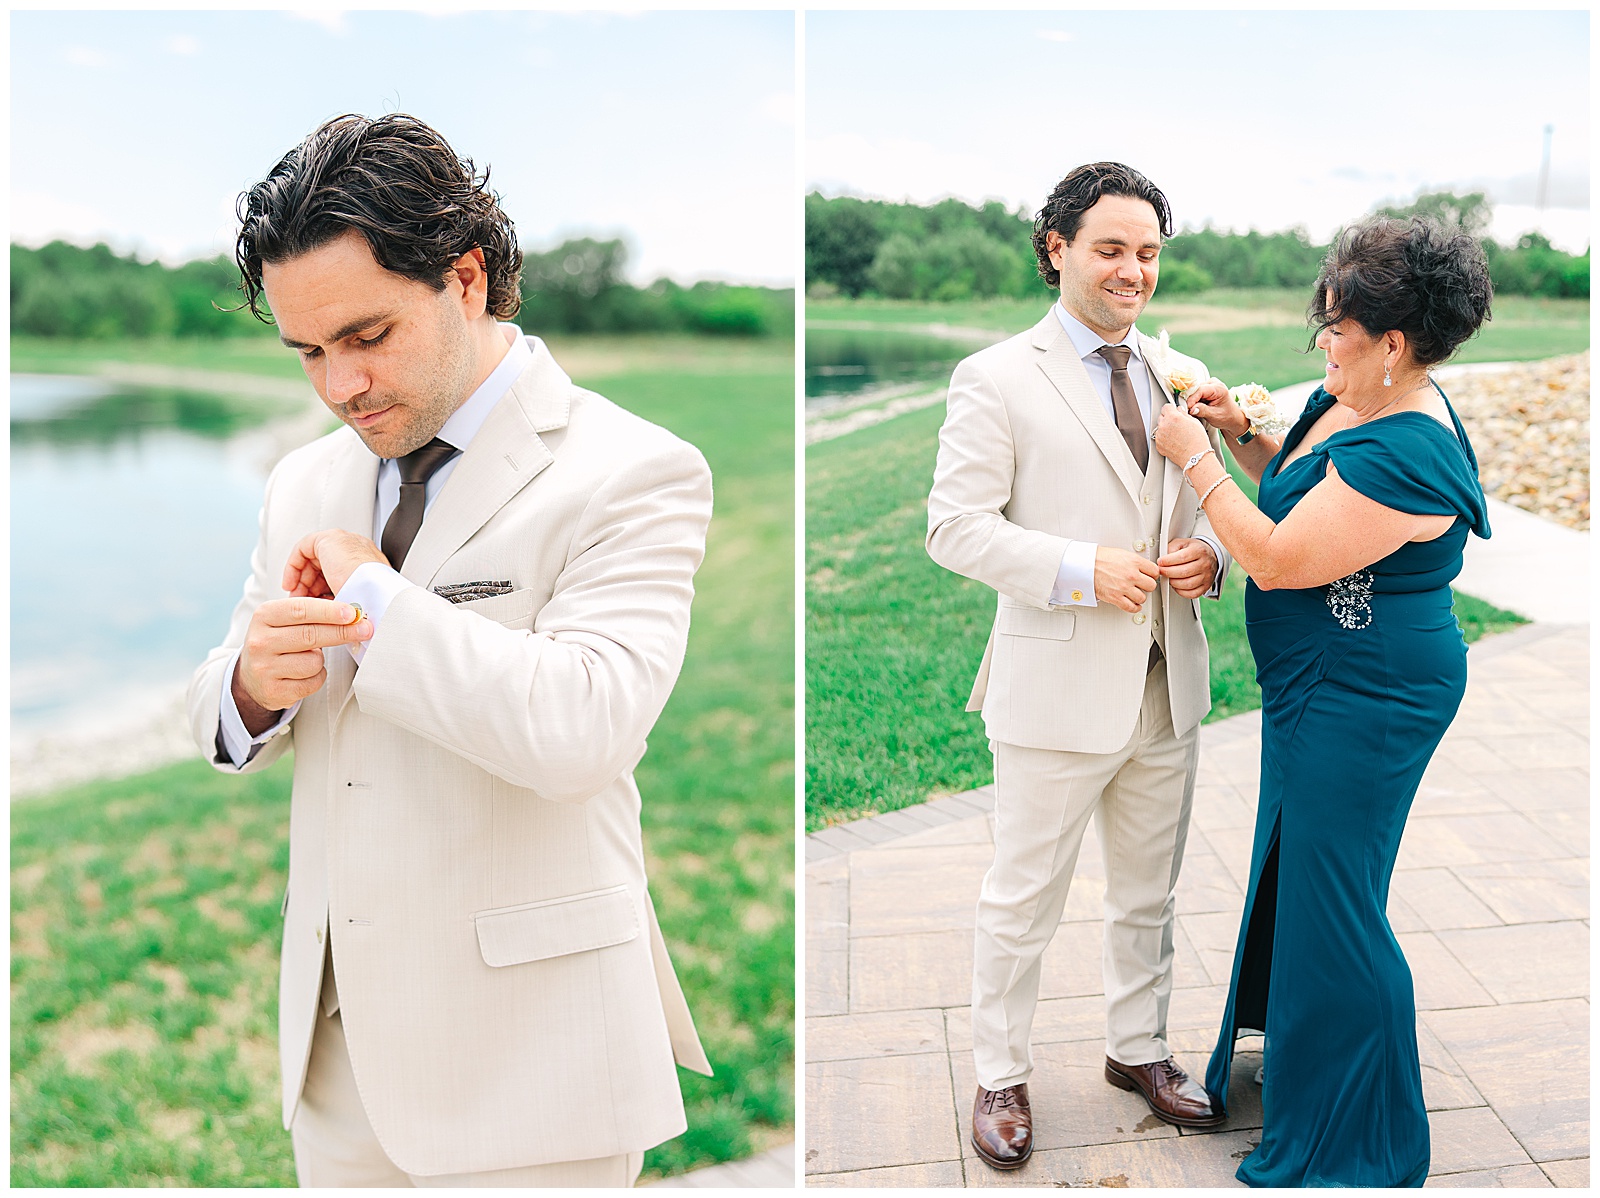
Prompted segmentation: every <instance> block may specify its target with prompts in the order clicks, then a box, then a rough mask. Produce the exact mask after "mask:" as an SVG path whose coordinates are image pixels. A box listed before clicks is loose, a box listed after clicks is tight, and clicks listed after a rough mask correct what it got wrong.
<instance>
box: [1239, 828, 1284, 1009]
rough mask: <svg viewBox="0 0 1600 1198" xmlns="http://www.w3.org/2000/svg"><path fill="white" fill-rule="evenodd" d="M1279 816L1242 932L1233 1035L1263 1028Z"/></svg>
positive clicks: (1275, 898) (1275, 917)
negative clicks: (1245, 925) (1244, 929)
mask: <svg viewBox="0 0 1600 1198" xmlns="http://www.w3.org/2000/svg"><path fill="white" fill-rule="evenodd" d="M1282 822H1283V816H1282V814H1281V813H1280V814H1279V816H1278V822H1276V823H1274V824H1273V826H1272V847H1271V848H1269V849H1268V850H1267V856H1266V860H1265V861H1263V862H1262V864H1261V880H1260V882H1259V883H1258V884H1257V885H1256V898H1255V903H1254V905H1253V906H1252V907H1251V909H1250V928H1249V931H1247V932H1246V933H1245V938H1244V944H1243V945H1241V946H1240V949H1239V951H1240V953H1241V954H1243V955H1242V957H1241V958H1240V961H1239V990H1238V997H1237V999H1236V1001H1235V1003H1234V1009H1233V1034H1234V1038H1235V1039H1237V1038H1238V1035H1239V1029H1240V1028H1251V1029H1253V1030H1255V1031H1258V1032H1265V1031H1267V996H1268V993H1269V991H1270V990H1271V988H1272V944H1273V933H1274V931H1275V930H1276V928H1277V924H1278V844H1279V833H1280V831H1281V829H1282Z"/></svg>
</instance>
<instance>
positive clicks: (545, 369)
mask: <svg viewBox="0 0 1600 1198" xmlns="http://www.w3.org/2000/svg"><path fill="white" fill-rule="evenodd" d="M528 340H529V341H530V342H531V343H532V347H533V361H532V363H530V364H529V366H528V368H527V369H526V370H524V371H523V372H522V373H521V374H520V375H518V376H517V381H516V382H514V383H512V384H511V389H510V390H509V391H507V392H506V394H505V397H504V398H502V399H501V400H500V402H499V403H498V404H496V405H495V408H494V411H492V412H491V413H489V419H487V420H485V421H484V422H483V427H482V428H480V429H479V430H478V433H477V435H476V436H475V437H473V438H472V444H470V445H468V446H467V448H466V452H464V453H463V454H462V455H461V460H460V461H459V462H457V463H456V468H455V469H454V470H452V471H451V472H450V477H449V478H448V479H447V480H446V481H445V484H444V490H442V491H440V492H439V494H438V496H437V497H436V498H435V499H434V501H433V504H432V506H431V507H429V508H428V514H427V515H426V516H425V517H424V518H423V521H422V528H421V529H420V530H419V531H418V532H417V539H416V540H415V541H413V542H412V543H411V548H410V549H409V550H408V551H407V552H406V560H405V563H404V565H403V566H402V567H401V570H400V574H401V576H402V577H403V578H405V579H406V580H408V581H410V582H414V583H416V584H417V585H418V586H424V587H425V586H427V585H428V584H429V583H431V582H432V581H433V577H434V575H435V574H437V573H438V572H439V567H441V566H442V565H444V563H445V562H446V561H448V560H449V559H450V555H451V554H453V553H455V551H456V550H458V549H460V548H461V546H462V545H464V544H466V542H467V541H468V540H469V539H470V538H471V537H472V535H473V534H474V533H476V532H477V531H478V530H479V529H480V528H482V527H483V526H484V525H485V524H486V523H488V521H489V519H490V518H491V517H492V516H493V515H494V514H495V513H496V512H498V511H499V510H500V509H501V508H503V507H504V506H505V505H506V504H507V503H508V502H509V501H510V500H511V497H512V496H514V495H515V494H516V493H517V492H518V491H520V490H522V488H523V487H525V486H527V485H528V483H529V482H530V481H532V479H533V478H534V477H535V476H536V475H537V474H538V473H539V472H540V471H542V470H543V469H544V468H545V467H546V466H548V465H550V463H551V462H553V461H555V456H554V455H553V454H552V453H551V452H550V447H549V446H548V445H546V444H545V443H544V439H543V438H541V437H540V436H539V434H540V433H542V432H550V431H551V430H552V429H558V428H564V427H565V426H566V424H567V421H568V419H569V418H570V416H571V414H572V380H571V379H569V378H568V377H567V374H566V372H565V371H564V370H562V369H561V367H559V366H557V365H556V361H555V359H554V358H552V357H551V356H550V351H549V349H547V348H546V347H545V344H544V342H543V341H540V340H539V339H538V338H537V337H530V338H528ZM358 444H359V442H358ZM366 457H367V458H368V459H370V461H371V468H370V470H369V471H368V473H367V475H366V481H365V483H364V485H365V488H366V490H365V497H366V498H365V502H366V505H367V515H366V521H367V523H366V526H365V527H363V526H362V525H359V524H354V525H348V524H347V525H341V527H346V528H350V529H352V531H356V532H360V533H361V534H362V535H363V536H367V535H370V528H371V523H372V509H373V504H374V502H375V500H374V495H375V494H376V492H377V486H378V460H377V459H376V458H374V457H372V455H371V454H370V453H367V454H366ZM350 502H353V499H352V500H351V501H350ZM332 656H333V657H335V658H338V657H343V658H344V659H345V664H344V665H342V666H341V667H340V676H341V678H342V685H343V690H342V692H341V691H337V690H330V691H329V695H330V698H331V700H332V704H333V710H334V712H335V716H334V718H335V719H337V718H338V716H339V715H342V714H343V712H344V708H345V707H346V706H348V705H349V702H350V700H351V698H353V697H354V695H355V690H354V686H353V682H354V678H355V671H354V668H353V665H354V663H353V661H352V660H351V658H350V655H349V654H348V653H340V654H334V655H332ZM328 675H329V683H330V684H331V683H332V682H333V681H334V676H335V672H334V669H333V667H331V666H330V667H329V671H328Z"/></svg>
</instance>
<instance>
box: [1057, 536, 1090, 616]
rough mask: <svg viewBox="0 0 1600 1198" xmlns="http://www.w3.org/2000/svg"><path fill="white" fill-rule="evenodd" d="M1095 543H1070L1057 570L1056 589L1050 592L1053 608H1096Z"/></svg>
mask: <svg viewBox="0 0 1600 1198" xmlns="http://www.w3.org/2000/svg"><path fill="white" fill-rule="evenodd" d="M1098 548H1099V546H1098V545H1096V544H1095V543H1094V542H1093V541H1068V542H1067V549H1066V552H1065V553H1063V554H1062V555H1061V565H1060V567H1059V568H1058V569H1057V570H1056V585H1055V589H1054V590H1053V591H1051V592H1050V606H1051V607H1095V606H1097V605H1096V603H1095V598H1094V554H1095V550H1096V549H1098Z"/></svg>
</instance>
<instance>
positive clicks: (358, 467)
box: [306, 428, 379, 712]
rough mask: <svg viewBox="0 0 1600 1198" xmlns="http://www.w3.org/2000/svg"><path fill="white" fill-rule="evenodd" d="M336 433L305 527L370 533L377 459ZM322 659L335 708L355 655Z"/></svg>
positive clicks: (350, 678)
mask: <svg viewBox="0 0 1600 1198" xmlns="http://www.w3.org/2000/svg"><path fill="white" fill-rule="evenodd" d="M339 436H341V437H343V438H344V445H343V446H342V447H341V450H340V453H339V456H338V457H337V458H336V459H335V460H334V463H333V466H332V468H331V469H330V470H329V471H328V476H327V478H328V489H327V491H326V493H325V494H324V496H323V507H322V512H321V516H320V518H319V520H318V522H317V525H316V528H315V529H307V530H306V531H307V532H312V531H319V530H321V529H324V528H342V529H344V530H345V531H346V532H353V533H356V534H358V535H359V536H363V537H370V536H372V532H373V529H372V517H373V514H374V511H375V508H376V504H377V498H376V496H377V493H378V461H379V459H378V457H377V456H376V455H375V454H374V453H373V452H372V451H371V450H370V449H368V448H367V447H366V446H365V445H364V444H362V442H361V438H360V437H358V436H356V434H355V433H354V432H353V431H352V430H350V429H348V428H345V429H341V430H340V431H339ZM323 660H324V661H325V662H326V664H327V669H328V678H327V681H326V682H324V683H323V688H324V689H325V690H326V691H327V694H328V705H329V706H328V709H329V711H331V712H337V711H338V710H339V709H340V708H341V707H342V706H343V704H344V702H345V701H346V699H348V697H349V695H350V687H351V685H352V683H353V682H354V681H355V676H356V663H355V659H354V658H352V657H351V656H350V654H349V653H348V652H347V651H346V650H344V649H342V648H340V649H335V650H333V651H331V652H324V654H323Z"/></svg>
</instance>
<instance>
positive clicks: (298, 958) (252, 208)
mask: <svg viewBox="0 0 1600 1198" xmlns="http://www.w3.org/2000/svg"><path fill="white" fill-rule="evenodd" d="M240 218H241V220H242V222H243V228H242V229H241V232H240V234H239V242H238V255H237V256H238V260H239V264H240V267H241V270H242V272H243V274H244V279H245V291H246V294H247V296H248V298H249V302H250V305H251V307H252V309H253V310H255V311H256V313H257V315H261V308H260V306H259V301H260V299H261V297H262V296H263V295H264V296H265V298H266V300H267V301H268V303H269V304H270V306H271V311H272V316H273V318H274V320H275V323H276V324H277V326H278V329H279V333H280V335H281V338H282V340H283V342H284V343H285V345H287V346H289V347H291V348H292V349H294V350H296V351H297V352H298V353H299V355H300V358H301V362H302V365H303V367H304V369H305V372H306V375H307V377H308V378H309V379H310V380H311V382H312V384H313V385H314V386H315V388H316V390H317V393H318V395H319V396H321V398H322V400H323V401H324V402H325V403H326V404H327V406H328V407H329V408H330V409H331V410H332V411H333V412H334V413H335V414H336V415H337V416H338V417H339V419H340V420H342V421H343V422H344V423H345V424H346V425H348V426H349V427H347V428H342V429H340V430H338V431H337V432H335V433H332V434H330V435H329V436H326V437H324V438H322V439H321V440H319V441H316V442H314V443H313V444H311V445H308V446H306V447H304V448H302V449H299V450H296V451H295V452H293V453H291V454H289V455H288V456H287V457H285V458H284V459H283V461H282V462H280V463H279V464H278V466H277V467H276V469H274V471H273V473H272V476H271V478H270V479H269V480H268V482H267V490H266V499H265V503H264V506H263V508H262V513H261V533H260V540H259V542H258V544H257V546H256V550H255V555H254V558H253V561H252V575H251V577H250V579H249V580H248V582H247V583H246V586H245V592H244V597H243V599H242V600H241V601H240V603H239V606H238V607H237V609H236V610H235V612H234V615H233V621H232V624H231V626H230V628H229V630H228V635H227V639H226V640H225V641H224V642H223V644H222V645H221V646H220V647H219V648H218V649H216V650H215V651H214V652H213V653H212V654H211V656H210V657H209V658H208V659H207V661H206V662H205V664H204V665H203V666H201V668H200V669H199V671H198V672H197V673H196V675H195V678H194V682H193V683H192V685H191V687H190V696H189V707H190V717H191V721H192V724H193V728H194V733H195V736H196V738H197V740H198V742H199V743H200V745H201V746H202V748H203V750H204V752H205V753H206V754H207V756H208V757H209V758H210V759H211V760H212V761H213V762H214V763H215V764H216V765H217V767H218V768H219V769H222V770H226V771H231V770H245V771H249V770H258V769H262V768H264V767H265V766H267V765H268V764H270V763H271V762H272V761H273V760H274V759H275V758H277V757H278V756H280V755H281V754H282V753H283V752H284V751H285V750H286V749H287V748H289V747H290V745H291V744H292V745H293V748H294V796H293V801H292V806H291V815H290V850H289V888H288V894H287V895H286V897H285V900H284V930H283V961H282V971H281V977H280V988H279V1041H280V1053H281V1060H282V1069H283V1117H284V1125H285V1126H286V1127H288V1128H290V1129H291V1133H292V1136H293V1140H294V1149H295V1165H296V1170H297V1172H298V1174H299V1179H300V1184H301V1185H305V1186H349V1185H361V1186H380V1185H399V1186H409V1185H416V1186H455V1185H487V1186H517V1185H613V1186H615V1185H631V1184H633V1181H634V1179H635V1178H636V1177H637V1175H638V1173H639V1169H640V1165H641V1159H642V1154H643V1151H644V1150H645V1149H646V1148H648V1147H650V1146H652V1145H654V1144H658V1143H660V1142H662V1141H663V1140H666V1139H668V1138H670V1137H672V1136H674V1135H677V1134H678V1133H680V1132H681V1131H682V1130H683V1129H684V1113H683V1105H682V1100H681V1098H680V1095H679V1091H678V1082H677V1075H676V1069H675V1065H674V1060H675V1059H676V1061H677V1062H678V1063H680V1064H683V1065H685V1066H687V1067H689V1068H691V1069H696V1070H698V1071H700V1072H704V1073H709V1072H710V1068H709V1065H708V1064H707V1061H706V1058H705V1054H704V1053H703V1052H702V1050H701V1047H700V1043H699V1040H698V1038H697V1036H696V1034H695V1030H694V1025H693V1023H692V1021H691V1020H690V1017H689V1012H688V1008H687V1007H686V1005H685V1003H684V1000H683V995H682V993H681V991H680V990H679V988H678V984H677V980H676V978H675V976H674V974H673V969H672V964H671V962H670V961H669V960H668V958H667V953H666V948H665V946H664V945H663V943H662V939H661V933H660V931H659V929H658V927H657V923H656V918H655V912H654V910H653V908H652V906H651V902H650V896H649V893H648V891H647V889H646V881H645V872H644V851H643V848H642V845H641V840H640V830H639V805H640V797H639V793H638V791H637V790H636V789H635V786H634V782H633V774H632V770H633V768H634V766H635V765H636V764H637V763H638V761H639V759H640V757H641V756H642V755H643V753H644V749H645V736H646V734H647V733H648V732H649V730H650V727H651V725H652V724H653V723H654V722H655V720H656V717H657V716H658V715H659V714H660V712H661V709H662V707H663V705H664V704H665V703H666V700H667V696H668V694H669V693H670V691H671V690H672V686H673V683H674V681H675V680H676V678H677V674H678V670H679V667H680V666H681V664H682V661H683V655H684V647H685V642H686V638H687V634H688V625H689V604H690V599H691V596H692V593H693V588H692V584H691V578H692V576H693V574H694V572H695V569H696V568H697V567H698V565H699V563H700V560H701V557H702V555H703V552H704V545H705V532H706V526H707V522H708V521H709V519H710V515H711V478H710V474H709V472H708V471H707V469H706V465H705V461H704V459H703V458H702V457H701V456H700V454H699V453H698V452H697V451H696V450H695V449H694V448H693V447H691V446H689V445H686V444H685V443H683V442H682V441H679V440H678V439H677V438H675V437H673V436H672V435H671V434H670V433H668V432H666V431H665V430H663V429H660V428H657V427H656V426H654V425H651V424H648V423H646V422H645V421H643V420H641V419H639V418H638V417H635V416H633V415H631V414H629V413H627V412H625V411H623V410H621V409H620V408H617V407H616V406H615V405H613V404H611V403H608V402H607V401H606V400H604V399H602V398H601V397H600V396H598V395H595V394H593V393H592V392H589V391H585V390H583V389H582V388H579V387H576V386H574V385H573V383H572V382H571V380H569V379H568V378H567V376H566V375H565V374H564V373H563V372H562V371H561V368H560V367H559V366H557V365H556V363H555V361H554V360H553V359H552V358H551V356H550V352H549V350H548V349H546V348H545V346H544V344H543V343H542V342H541V341H539V340H538V339H537V338H535V337H523V336H521V334H520V332H519V330H517V329H516V328H515V327H514V326H512V325H509V324H504V323H501V321H500V319H498V318H501V317H509V316H511V315H513V314H514V313H515V311H516V308H517V303H518V272H519V270H520V266H521V254H520V252H519V251H518V250H517V246H516V240H515V234H514V230H513V228H512V226H511V222H510V221H509V219H508V218H506V217H505V215H504V214H503V213H502V212H501V211H500V209H499V207H498V204H497V202H496V200H495V197H494V196H493V194H492V193H490V192H488V190H487V188H486V186H485V178H484V177H479V176H477V175H476V174H475V173H474V171H473V168H472V164H471V163H470V162H467V161H463V160H460V159H459V158H458V157H457V156H456V155H455V153H454V152H453V151H452V150H451V149H450V147H449V146H448V145H447V144H446V143H445V142H444V140H443V138H441V137H440V136H439V135H438V134H437V133H435V132H434V131H433V130H432V129H430V128H428V126H426V125H424V124H423V123H422V122H420V121H417V120H415V119H414V118H411V117H406V116H403V115H395V116H389V117H384V118H381V119H379V120H367V119H366V118H362V117H342V118H339V119H337V120H334V121H330V122H329V123H328V124H326V125H324V126H323V127H322V128H320V129H318V130H317V131H316V132H315V133H313V134H312V135H311V136H310V137H309V138H308V139H307V140H306V141H305V142H304V143H303V144H302V145H301V146H299V147H297V148H296V149H295V150H292V151H291V152H290V153H289V154H288V155H286V156H285V157H284V158H283V160H282V161H280V162H279V163H278V165H277V166H276V167H274V168H273V170H272V172H271V173H270V174H269V175H268V177H267V178H266V179H265V180H263V181H262V182H261V183H260V184H258V185H257V186H256V187H254V188H253V189H252V190H251V191H250V192H248V193H247V194H246V195H245V196H243V197H241V202H240Z"/></svg>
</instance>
